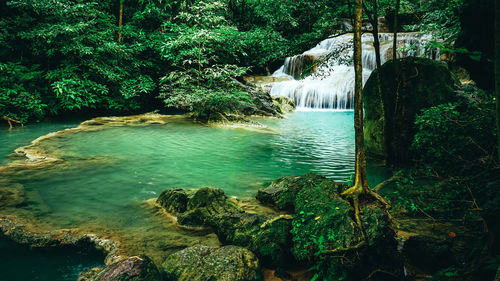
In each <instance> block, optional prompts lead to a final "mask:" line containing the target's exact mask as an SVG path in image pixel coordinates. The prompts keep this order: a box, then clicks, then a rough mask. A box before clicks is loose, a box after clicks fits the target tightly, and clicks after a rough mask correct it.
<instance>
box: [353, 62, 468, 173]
mask: <svg viewBox="0 0 500 281" xmlns="http://www.w3.org/2000/svg"><path fill="white" fill-rule="evenodd" d="M397 62H398V63H397V68H396V65H395V63H394V61H393V60H391V61H389V62H387V63H385V64H384V65H382V68H381V69H380V80H381V81H382V82H381V90H382V96H383V101H384V105H385V109H386V110H385V118H386V123H387V126H388V127H387V130H385V131H386V138H387V142H388V143H389V149H388V151H387V154H388V159H387V161H388V163H390V164H401V163H408V160H409V159H412V158H413V157H412V155H411V152H410V146H411V143H412V141H413V137H414V136H415V133H416V128H415V126H414V121H415V116H416V115H417V114H418V113H420V111H421V110H422V109H426V108H429V107H432V106H436V105H439V104H443V103H447V102H450V101H453V100H454V99H455V93H454V92H455V90H456V89H457V87H458V86H459V81H458V79H457V78H456V77H455V76H454V75H453V74H452V73H451V72H450V71H449V70H448V68H447V67H446V65H445V64H443V63H441V62H438V61H434V60H430V59H425V58H416V57H408V58H404V59H399V60H398V61H397ZM377 73H378V70H375V71H373V72H372V74H371V75H370V78H369V79H368V81H367V82H366V85H365V87H364V89H363V95H364V105H365V113H366V118H365V129H364V134H365V144H366V149H367V152H368V153H369V154H371V155H375V156H383V155H384V145H383V143H382V142H383V136H384V128H383V122H382V119H381V117H382V115H381V104H380V96H379V94H378V82H377Z"/></svg>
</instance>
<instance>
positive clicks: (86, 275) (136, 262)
mask: <svg viewBox="0 0 500 281" xmlns="http://www.w3.org/2000/svg"><path fill="white" fill-rule="evenodd" d="M78 280H80V281H90V280H94V281H159V280H161V274H160V271H159V270H158V268H157V267H156V265H155V264H154V262H153V261H152V260H151V259H150V258H149V257H147V256H144V255H141V256H133V257H129V258H127V259H124V260H121V261H118V262H116V263H113V264H111V265H109V266H107V267H106V268H104V269H99V268H94V269H91V270H88V271H84V272H82V274H81V275H80V277H79V279H78Z"/></svg>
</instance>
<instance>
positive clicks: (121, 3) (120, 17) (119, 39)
mask: <svg viewBox="0 0 500 281" xmlns="http://www.w3.org/2000/svg"><path fill="white" fill-rule="evenodd" d="M123 2H124V0H120V12H119V14H118V43H120V42H122V25H123Z"/></svg>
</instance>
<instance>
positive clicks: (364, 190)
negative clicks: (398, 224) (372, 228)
mask: <svg viewBox="0 0 500 281" xmlns="http://www.w3.org/2000/svg"><path fill="white" fill-rule="evenodd" d="M342 195H344V196H346V197H350V198H351V199H352V202H353V207H354V218H355V220H356V223H357V225H358V226H359V228H360V229H361V233H362V235H363V239H364V240H366V236H365V231H364V228H363V224H362V223H361V219H360V218H359V213H360V206H359V197H360V196H362V195H367V196H370V197H372V198H374V199H375V200H376V201H378V202H380V203H382V205H384V207H385V209H386V211H387V215H388V216H389V219H392V216H391V215H390V214H389V212H388V210H389V209H390V208H391V205H390V204H389V203H388V202H387V201H386V200H385V199H384V198H383V197H382V196H380V195H379V194H378V193H377V192H375V191H373V190H371V189H370V188H369V187H368V185H362V184H355V185H354V186H353V187H351V188H349V189H347V190H346V191H344V192H343V193H342Z"/></svg>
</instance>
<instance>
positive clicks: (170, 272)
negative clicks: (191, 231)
mask: <svg viewBox="0 0 500 281" xmlns="http://www.w3.org/2000/svg"><path fill="white" fill-rule="evenodd" d="M162 269H163V272H164V275H165V277H166V278H165V280H167V281H206V280H210V281H259V280H262V275H261V271H260V265H259V260H258V259H257V257H256V256H255V255H254V254H253V253H252V252H250V251H249V250H247V249H245V248H242V247H237V246H224V247H220V248H217V247H208V246H202V245H196V246H192V247H189V248H186V249H184V250H181V251H179V252H176V253H174V254H172V255H170V256H169V257H167V259H166V260H165V262H164V263H163V264H162Z"/></svg>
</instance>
